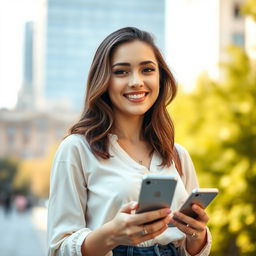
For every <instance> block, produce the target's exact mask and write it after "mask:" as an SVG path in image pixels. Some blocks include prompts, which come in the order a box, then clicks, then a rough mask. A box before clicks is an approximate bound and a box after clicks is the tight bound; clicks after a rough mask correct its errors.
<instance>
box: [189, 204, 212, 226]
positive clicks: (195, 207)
mask: <svg viewBox="0 0 256 256" xmlns="http://www.w3.org/2000/svg"><path fill="white" fill-rule="evenodd" d="M192 210H193V211H194V212H195V213H197V215H198V220H201V221H203V222H204V223H207V222H208V221H209V216H208V215H207V213H206V211H205V210H204V209H203V208H201V207H200V206H199V205H197V204H193V206H192Z"/></svg>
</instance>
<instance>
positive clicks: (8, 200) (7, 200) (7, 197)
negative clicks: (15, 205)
mask: <svg viewBox="0 0 256 256" xmlns="http://www.w3.org/2000/svg"><path fill="white" fill-rule="evenodd" d="M3 206H4V213H5V216H8V215H9V214H10V212H11V209H12V195H11V194H10V193H6V194H4V197H3Z"/></svg>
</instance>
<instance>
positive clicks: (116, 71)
mask: <svg viewBox="0 0 256 256" xmlns="http://www.w3.org/2000/svg"><path fill="white" fill-rule="evenodd" d="M126 73H127V71H125V70H121V69H120V70H115V71H114V74H115V75H124V74H126Z"/></svg>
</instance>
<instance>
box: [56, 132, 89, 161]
mask: <svg viewBox="0 0 256 256" xmlns="http://www.w3.org/2000/svg"><path fill="white" fill-rule="evenodd" d="M88 151H90V148H89V145H88V143H87V141H86V139H85V137H84V136H83V135H81V134H71V135H68V136H67V137H66V138H64V139H63V141H62V142H61V143H60V145H59V147H58V150H57V154H60V155H62V156H63V155H66V156H67V155H69V156H70V155H80V154H81V152H88Z"/></svg>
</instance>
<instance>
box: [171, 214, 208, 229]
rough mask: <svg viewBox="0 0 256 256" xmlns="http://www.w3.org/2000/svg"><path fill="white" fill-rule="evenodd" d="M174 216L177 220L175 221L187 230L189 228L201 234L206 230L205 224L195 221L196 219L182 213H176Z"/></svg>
mask: <svg viewBox="0 0 256 256" xmlns="http://www.w3.org/2000/svg"><path fill="white" fill-rule="evenodd" d="M173 216H174V217H175V218H176V219H175V221H176V222H178V223H179V224H181V225H183V226H184V227H185V228H187V227H188V226H189V227H191V228H193V229H196V230H197V231H200V232H201V231H203V230H204V229H205V223H202V222H200V221H199V220H195V219H194V218H191V217H189V216H187V215H185V214H183V213H181V212H174V214H173Z"/></svg>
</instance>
